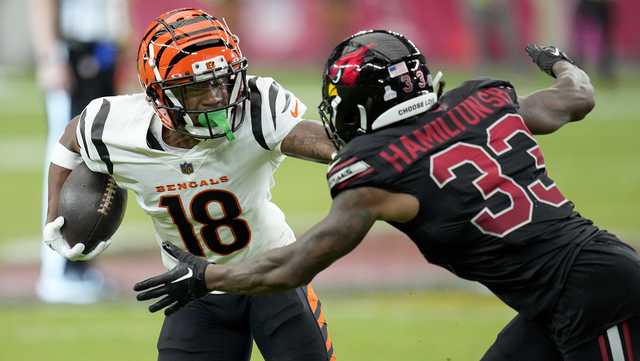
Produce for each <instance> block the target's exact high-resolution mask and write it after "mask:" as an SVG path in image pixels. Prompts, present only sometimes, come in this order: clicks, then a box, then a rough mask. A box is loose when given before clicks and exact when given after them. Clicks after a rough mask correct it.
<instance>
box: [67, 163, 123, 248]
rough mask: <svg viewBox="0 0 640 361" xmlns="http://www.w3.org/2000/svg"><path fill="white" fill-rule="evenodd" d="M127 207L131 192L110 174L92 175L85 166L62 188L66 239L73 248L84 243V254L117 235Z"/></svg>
mask: <svg viewBox="0 0 640 361" xmlns="http://www.w3.org/2000/svg"><path fill="white" fill-rule="evenodd" d="M126 206H127V191H126V190H124V189H122V188H120V187H118V186H117V184H116V182H115V181H114V179H113V178H112V177H110V176H108V175H105V174H101V173H95V172H92V171H91V170H90V169H89V168H88V167H87V166H86V165H85V164H84V163H82V164H81V165H79V166H78V167H76V168H75V169H74V170H73V171H71V173H70V174H69V177H68V178H67V179H66V180H65V182H64V184H63V185H62V190H61V192H60V200H59V203H58V215H60V216H63V217H64V225H63V226H62V236H63V237H64V239H65V240H66V241H67V243H68V244H69V246H70V247H73V246H74V245H75V244H76V243H78V242H82V243H84V245H85V249H84V251H83V253H84V254H87V253H89V252H90V251H91V250H93V249H94V248H95V247H96V246H97V245H98V243H100V242H101V241H105V240H108V239H110V238H111V236H113V234H114V233H115V232H116V230H117V229H118V227H119V226H120V223H122V218H123V217H124V213H125V210H126Z"/></svg>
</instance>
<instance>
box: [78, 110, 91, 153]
mask: <svg viewBox="0 0 640 361" xmlns="http://www.w3.org/2000/svg"><path fill="white" fill-rule="evenodd" d="M86 117H87V109H86V108H85V109H84V110H83V111H82V114H80V124H79V126H78V129H79V130H80V138H82V145H83V148H82V149H83V150H84V154H85V155H86V156H87V159H91V156H90V155H89V148H87V138H86V136H85V135H84V128H85V118H86Z"/></svg>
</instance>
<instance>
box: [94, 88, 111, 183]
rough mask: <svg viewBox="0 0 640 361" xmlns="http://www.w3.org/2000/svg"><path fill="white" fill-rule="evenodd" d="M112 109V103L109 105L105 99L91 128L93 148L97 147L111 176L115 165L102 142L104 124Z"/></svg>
mask: <svg viewBox="0 0 640 361" xmlns="http://www.w3.org/2000/svg"><path fill="white" fill-rule="evenodd" d="M110 109H111V103H109V101H108V100H106V99H103V100H102V105H100V110H98V114H97V115H96V118H95V119H94V121H93V125H92V127H91V141H92V142H93V146H94V147H96V150H97V151H98V155H99V156H100V159H101V160H102V161H103V162H104V164H105V165H106V166H107V171H108V172H109V174H113V163H112V162H111V156H110V155H109V149H107V146H106V145H105V144H104V142H103V141H102V134H103V133H104V124H105V122H106V120H107V116H108V115H109V111H110Z"/></svg>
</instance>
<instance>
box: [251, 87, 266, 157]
mask: <svg viewBox="0 0 640 361" xmlns="http://www.w3.org/2000/svg"><path fill="white" fill-rule="evenodd" d="M257 81H258V78H257V77H255V78H251V79H249V93H250V100H251V131H252V132H253V137H254V138H255V139H256V141H257V142H258V144H260V146H261V147H262V148H264V149H266V150H271V149H269V146H268V145H267V142H266V141H265V140H264V132H263V130H262V95H260V90H258V85H257V84H256V82H257Z"/></svg>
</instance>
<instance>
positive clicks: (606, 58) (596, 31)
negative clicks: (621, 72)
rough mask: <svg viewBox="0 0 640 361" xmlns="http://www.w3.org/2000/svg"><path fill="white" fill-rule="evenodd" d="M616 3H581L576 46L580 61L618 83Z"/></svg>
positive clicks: (588, 0) (589, 0)
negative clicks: (616, 75) (614, 41)
mask: <svg viewBox="0 0 640 361" xmlns="http://www.w3.org/2000/svg"><path fill="white" fill-rule="evenodd" d="M614 5H615V1H614V0H579V1H578V2H577V4H576V8H575V19H574V29H573V47H574V52H575V54H576V58H577V60H578V62H580V63H582V64H583V66H587V67H593V68H594V69H595V71H596V74H597V75H598V76H599V77H601V78H602V80H605V81H608V82H612V81H615V74H614V62H615V54H614V51H613V25H614V22H615V11H614V10H615V9H614Z"/></svg>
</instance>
